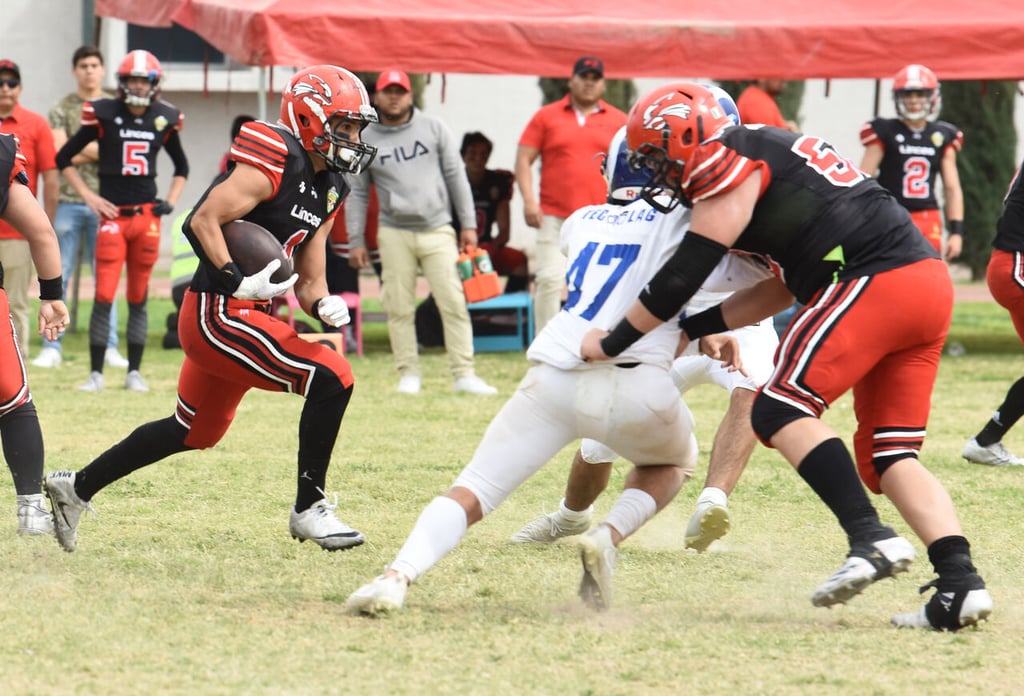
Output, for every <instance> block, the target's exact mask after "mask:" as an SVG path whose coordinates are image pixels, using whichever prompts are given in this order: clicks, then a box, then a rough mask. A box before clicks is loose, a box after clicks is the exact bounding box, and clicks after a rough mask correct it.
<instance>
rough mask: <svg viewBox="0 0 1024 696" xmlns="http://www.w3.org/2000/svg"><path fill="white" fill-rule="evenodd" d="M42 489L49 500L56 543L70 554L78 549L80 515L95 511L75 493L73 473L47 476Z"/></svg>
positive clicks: (60, 472) (57, 472)
mask: <svg viewBox="0 0 1024 696" xmlns="http://www.w3.org/2000/svg"><path fill="white" fill-rule="evenodd" d="M43 489H44V490H45V491H46V496H47V497H48V498H49V499H50V507H51V511H52V513H53V518H52V519H53V532H54V535H55V536H56V537H57V543H59V544H60V546H61V548H62V549H64V550H65V551H67V552H68V553H71V552H72V551H74V550H75V549H76V548H77V547H78V522H79V520H80V519H81V518H82V513H83V512H85V511H86V510H88V511H89V512H92V513H94V514H95V510H93V507H92V505H91V504H90V503H87V502H86V501H84V500H82V499H81V498H79V497H78V493H76V492H75V472H74V471H53V472H51V473H49V474H47V475H46V478H44V479H43Z"/></svg>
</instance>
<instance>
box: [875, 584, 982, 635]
mask: <svg viewBox="0 0 1024 696" xmlns="http://www.w3.org/2000/svg"><path fill="white" fill-rule="evenodd" d="M932 587H934V588H935V590H936V592H935V594H934V595H932V598H931V599H929V600H928V603H927V604H925V605H924V606H923V607H921V608H920V609H918V610H917V611H914V612H910V613H909V614H897V615H896V616H894V617H892V625H893V626H896V627H897V628H926V629H930V630H933V631H959V630H960V629H961V628H963V627H965V626H976V625H977V624H978V623H980V622H982V621H986V620H988V617H989V616H990V615H991V614H992V596H991V595H990V594H989V593H988V590H986V589H985V581H984V580H982V579H981V577H980V576H979V575H978V574H977V573H970V574H968V575H966V576H965V577H963V578H959V579H957V580H954V581H952V582H951V581H949V580H943V579H942V578H939V579H937V580H932V581H931V582H930V583H928V584H927V585H925V586H924V587H922V588H921V592H922V593H924V592H926V591H927V590H928V589H930V588H932Z"/></svg>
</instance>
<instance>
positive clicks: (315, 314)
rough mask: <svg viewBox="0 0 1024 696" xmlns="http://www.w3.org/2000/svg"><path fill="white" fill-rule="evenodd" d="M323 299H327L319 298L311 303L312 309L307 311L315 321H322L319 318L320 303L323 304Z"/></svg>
mask: <svg viewBox="0 0 1024 696" xmlns="http://www.w3.org/2000/svg"><path fill="white" fill-rule="evenodd" d="M325 299H327V298H324V297H321V298H320V299H319V300H317V301H316V302H314V303H313V308H312V309H310V310H309V316H311V317H313V318H314V319H316V320H317V321H323V319H321V318H320V303H321V302H323V301H324V300H325Z"/></svg>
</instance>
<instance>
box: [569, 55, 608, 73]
mask: <svg viewBox="0 0 1024 696" xmlns="http://www.w3.org/2000/svg"><path fill="white" fill-rule="evenodd" d="M591 72H592V73H597V76H598V77H604V63H603V62H601V59H600V58H595V57H594V56H583V57H582V58H580V59H579V60H577V61H576V65H574V66H573V68H572V74H573V75H584V74H586V73H591Z"/></svg>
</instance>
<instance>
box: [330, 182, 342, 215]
mask: <svg viewBox="0 0 1024 696" xmlns="http://www.w3.org/2000/svg"><path fill="white" fill-rule="evenodd" d="M338 198H339V195H338V189H336V188H335V187H333V186H332V187H331V188H329V189H327V214H328V215H330V214H331V211H332V210H334V209H335V208H336V207H337V205H338Z"/></svg>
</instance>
